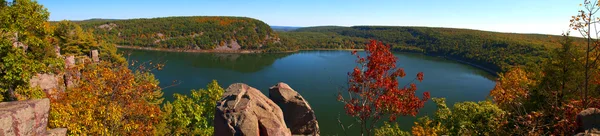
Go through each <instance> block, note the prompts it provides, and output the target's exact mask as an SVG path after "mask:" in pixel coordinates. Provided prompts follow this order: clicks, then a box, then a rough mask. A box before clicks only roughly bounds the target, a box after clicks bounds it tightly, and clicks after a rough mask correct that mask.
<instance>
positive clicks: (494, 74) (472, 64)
mask: <svg viewBox="0 0 600 136" xmlns="http://www.w3.org/2000/svg"><path fill="white" fill-rule="evenodd" d="M439 57H442V58H445V59H448V60H452V61H456V62H459V63H462V64H465V65H469V66H473V67H475V68H478V69H481V70H483V71H485V72H488V73H490V74H492V75H493V76H495V77H498V71H494V70H492V69H489V68H486V67H484V66H481V65H477V64H474V63H471V62H467V61H464V60H459V59H455V58H451V57H446V56H439Z"/></svg>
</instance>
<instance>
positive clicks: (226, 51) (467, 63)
mask: <svg viewBox="0 0 600 136" xmlns="http://www.w3.org/2000/svg"><path fill="white" fill-rule="evenodd" d="M117 48H124V49H135V50H151V51H166V52H192V53H194V52H195V53H242V54H248V53H264V52H263V51H262V50H192V49H165V48H152V47H138V46H121V45H117ZM319 50H323V51H355V50H356V51H364V49H327V48H314V49H299V50H291V51H283V52H274V53H294V52H299V51H319ZM399 52H403V51H399ZM410 53H414V52H410ZM419 54H423V55H427V56H433V57H442V58H445V59H449V60H452V61H456V62H459V63H462V64H465V65H470V66H473V67H476V68H479V69H481V70H483V71H486V72H488V73H490V74H492V75H494V76H498V73H496V72H498V71H495V70H492V69H489V68H486V67H483V66H481V65H478V64H475V63H471V62H467V61H464V60H460V59H455V58H451V57H446V56H436V55H430V54H425V53H419Z"/></svg>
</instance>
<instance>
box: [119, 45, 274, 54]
mask: <svg viewBox="0 0 600 136" xmlns="http://www.w3.org/2000/svg"><path fill="white" fill-rule="evenodd" d="M117 48H123V49H135V50H151V51H166V52H197V53H262V51H261V50H192V49H165V48H152V47H138V46H121V45H117Z"/></svg>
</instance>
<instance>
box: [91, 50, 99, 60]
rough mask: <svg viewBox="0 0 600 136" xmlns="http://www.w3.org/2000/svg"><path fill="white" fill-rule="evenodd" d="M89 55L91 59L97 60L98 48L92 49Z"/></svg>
mask: <svg viewBox="0 0 600 136" xmlns="http://www.w3.org/2000/svg"><path fill="white" fill-rule="evenodd" d="M91 57H92V61H94V62H99V61H100V58H99V57H98V50H92V53H91Z"/></svg>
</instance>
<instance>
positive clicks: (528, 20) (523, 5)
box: [38, 0, 583, 35]
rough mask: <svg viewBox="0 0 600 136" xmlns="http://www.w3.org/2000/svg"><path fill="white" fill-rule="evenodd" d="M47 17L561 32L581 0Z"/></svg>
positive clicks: (228, 0)
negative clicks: (241, 19) (193, 18)
mask: <svg viewBox="0 0 600 136" xmlns="http://www.w3.org/2000/svg"><path fill="white" fill-rule="evenodd" d="M38 2H39V3H41V4H42V5H44V6H45V7H46V8H48V10H49V11H50V13H51V16H50V20H52V21H58V20H65V19H66V20H84V19H91V18H107V19H130V18H152V17H166V16H245V17H251V18H256V19H259V20H262V21H264V22H266V23H267V24H269V25H276V26H322V25H339V26H354V25H386V26H429V27H451V28H469V29H478V30H488V31H498V32H515V33H540V34H554V35H560V34H561V33H563V32H565V31H567V30H568V25H569V20H570V19H571V16H573V15H576V14H577V11H578V10H579V8H580V7H579V4H580V3H582V2H583V0H369V1H367V0H260V1H259V0H99V1H88V0H39V1H38Z"/></svg>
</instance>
